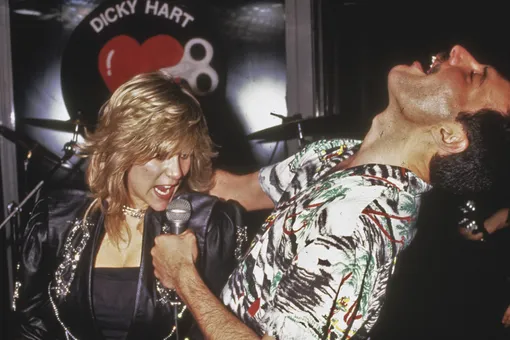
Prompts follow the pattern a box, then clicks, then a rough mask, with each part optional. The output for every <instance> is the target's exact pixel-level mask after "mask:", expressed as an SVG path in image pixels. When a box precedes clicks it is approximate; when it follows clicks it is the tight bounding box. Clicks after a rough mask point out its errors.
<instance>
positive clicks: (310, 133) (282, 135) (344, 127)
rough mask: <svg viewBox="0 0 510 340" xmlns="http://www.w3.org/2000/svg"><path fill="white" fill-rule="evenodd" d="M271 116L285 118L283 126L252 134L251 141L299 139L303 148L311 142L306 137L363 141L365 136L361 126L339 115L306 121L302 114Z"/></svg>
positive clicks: (249, 136) (249, 137)
mask: <svg viewBox="0 0 510 340" xmlns="http://www.w3.org/2000/svg"><path fill="white" fill-rule="evenodd" d="M271 115H273V116H276V117H280V118H284V119H282V120H283V122H282V124H280V125H276V126H272V127H270V128H267V129H264V130H260V131H256V132H254V133H251V134H249V135H248V136H247V138H248V139H249V140H261V141H263V142H277V141H282V140H291V139H298V141H299V143H300V147H302V146H304V145H305V144H306V143H308V142H309V141H307V140H306V137H312V138H313V139H321V138H333V137H337V138H338V137H341V138H353V139H362V138H363V134H364V131H363V130H362V128H361V127H360V126H355V124H353V123H352V122H349V120H348V119H347V118H345V117H341V116H339V115H329V116H321V117H313V118H304V119H303V118H301V115H300V114H297V115H294V116H291V117H282V116H280V115H277V114H274V113H271Z"/></svg>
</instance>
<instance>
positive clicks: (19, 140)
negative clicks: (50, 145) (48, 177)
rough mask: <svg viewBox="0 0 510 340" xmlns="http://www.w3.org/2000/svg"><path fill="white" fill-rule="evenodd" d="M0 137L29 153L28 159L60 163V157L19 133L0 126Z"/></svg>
mask: <svg viewBox="0 0 510 340" xmlns="http://www.w3.org/2000/svg"><path fill="white" fill-rule="evenodd" d="M0 135H2V136H4V137H5V138H6V139H8V140H9V141H11V142H13V143H14V144H16V145H18V146H19V147H21V148H23V149H25V150H26V151H29V152H30V157H32V155H35V156H41V157H43V158H45V159H47V160H49V161H50V162H52V163H54V164H57V163H58V162H60V157H58V156H57V155H55V154H53V153H51V152H50V151H49V150H47V149H46V148H44V147H43V146H42V145H40V144H39V143H37V142H36V141H34V140H32V139H31V138H30V137H28V136H26V135H25V134H23V133H21V132H19V131H13V130H11V129H8V128H6V127H5V126H0Z"/></svg>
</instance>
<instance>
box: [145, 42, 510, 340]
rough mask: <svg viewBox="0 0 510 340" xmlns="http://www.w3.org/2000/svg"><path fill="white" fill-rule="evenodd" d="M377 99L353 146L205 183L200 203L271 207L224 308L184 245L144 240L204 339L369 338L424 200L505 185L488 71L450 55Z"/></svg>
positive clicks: (184, 238) (393, 79)
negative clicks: (377, 107)
mask: <svg viewBox="0 0 510 340" xmlns="http://www.w3.org/2000/svg"><path fill="white" fill-rule="evenodd" d="M388 90H389V104H388V106H387V108H386V109H385V110H384V111H383V112H381V113H380V114H378V115H377V116H376V117H375V118H374V120H373V123H372V126H371V128H370V131H369V132H368V133H367V135H366V137H365V139H364V140H363V142H361V141H354V140H329V141H318V142H315V143H312V144H310V145H307V146H306V147H305V148H304V149H303V150H301V151H300V152H298V153H297V154H296V155H294V156H292V157H290V158H288V159H287V160H285V161H283V162H280V163H278V164H276V165H273V166H269V167H266V168H263V169H261V170H260V171H259V172H256V173H253V174H248V175H242V176H238V175H233V174H229V173H227V172H224V171H220V170H218V171H217V172H216V185H215V187H214V188H213V190H212V191H211V193H212V194H214V195H217V196H219V197H223V198H226V199H227V198H228V199H235V200H237V201H239V202H240V203H241V204H242V205H243V206H245V208H247V209H248V210H257V209H266V208H273V207H274V210H273V212H272V213H271V214H270V215H269V217H268V218H267V220H266V222H265V223H264V224H263V226H262V228H261V230H260V232H259V234H258V235H257V236H256V239H255V240H254V242H253V243H252V246H251V248H250V249H249V251H248V252H247V254H246V257H245V259H244V261H243V262H242V263H241V264H240V265H239V266H238V268H237V269H236V270H235V271H234V273H233V274H232V275H231V277H230V279H229V282H228V283H227V285H226V286H225V288H224V290H223V294H222V301H219V300H217V299H216V298H215V297H214V295H213V294H212V293H211V292H209V291H208V290H207V288H206V287H205V285H204V284H203V283H202V280H201V279H200V277H199V275H198V273H197V271H196V269H195V266H194V261H195V260H196V246H195V243H196V242H195V239H194V235H193V234H192V233H189V232H187V233H184V234H182V235H179V236H175V235H165V236H160V237H159V238H157V239H156V245H155V248H153V251H152V254H153V262H154V265H155V272H156V276H157V277H159V278H160V279H161V281H162V282H163V284H164V285H165V286H167V287H170V288H175V289H176V291H177V293H178V294H179V295H180V297H181V298H182V300H183V301H184V302H185V303H186V304H187V306H188V308H189V309H190V310H191V312H192V313H193V315H194V316H195V319H196V320H197V322H198V323H199V326H200V328H201V329H202V331H203V333H204V335H205V336H206V337H207V338H209V339H222V340H224V339H257V338H260V337H264V338H276V339H348V338H350V339H355V338H356V339H365V338H367V337H368V334H369V331H370V329H371V328H372V326H373V325H374V323H375V322H376V320H377V319H378V316H379V312H380V309H381V306H382V304H383V302H384V296H385V291H386V285H387V282H388V279H389V277H390V276H391V274H392V272H393V269H394V266H395V262H396V259H397V255H398V254H399V253H400V251H401V250H402V249H403V248H404V247H405V246H406V245H407V244H409V242H410V241H411V240H412V238H413V235H414V233H415V220H416V217H417V212H418V207H419V205H420V201H421V197H422V195H423V193H425V192H427V191H428V190H429V189H430V188H431V185H433V186H436V187H438V188H441V189H443V190H447V191H449V192H454V193H457V194H470V193H473V192H480V191H485V190H489V189H490V188H491V187H492V186H494V185H495V183H497V185H503V182H502V181H503V179H504V178H505V177H506V174H507V173H509V170H508V169H509V163H510V161H509V159H508V158H509V155H508V154H507V152H506V150H508V149H509V147H510V140H509V134H510V133H509V132H508V129H507V127H508V125H509V122H510V118H509V117H508V114H509V112H510V96H509V94H510V83H509V82H508V81H507V80H506V79H504V78H503V77H502V76H501V75H500V74H498V72H497V71H496V70H495V69H494V68H492V67H490V66H488V65H484V64H481V63H479V62H478V61H477V60H475V59H474V58H473V56H471V54H469V53H468V51H467V50H466V49H464V48H463V47H462V46H455V47H453V48H452V49H451V51H450V52H449V53H447V54H442V55H438V57H437V59H436V60H435V62H434V63H433V65H432V67H431V68H430V70H427V71H426V72H424V70H423V68H422V66H421V65H420V64H419V63H418V62H415V63H413V64H412V65H410V66H408V65H399V66H396V67H394V68H393V69H392V70H391V71H390V73H389V76H388ZM225 306H226V308H225Z"/></svg>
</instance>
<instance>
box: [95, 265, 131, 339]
mask: <svg viewBox="0 0 510 340" xmlns="http://www.w3.org/2000/svg"><path fill="white" fill-rule="evenodd" d="M139 272H140V268H139V267H129V268H95V269H94V278H93V288H92V289H93V290H92V295H93V297H92V301H93V305H94V312H95V314H96V321H97V325H98V326H99V329H100V330H101V333H102V334H103V336H104V338H105V339H107V340H121V339H122V340H123V339H125V338H126V335H127V333H128V330H129V326H130V324H131V319H132V318H133V311H134V308H135V299H136V288H137V283H138V274H139Z"/></svg>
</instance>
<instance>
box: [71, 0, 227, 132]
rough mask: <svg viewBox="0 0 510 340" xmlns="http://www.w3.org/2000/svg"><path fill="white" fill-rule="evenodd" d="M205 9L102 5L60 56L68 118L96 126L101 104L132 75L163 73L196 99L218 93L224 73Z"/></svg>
mask: <svg viewBox="0 0 510 340" xmlns="http://www.w3.org/2000/svg"><path fill="white" fill-rule="evenodd" d="M205 8H207V6H204V5H203V4H202V5H201V6H199V5H198V4H194V3H193V1H189V0H187V1H164V0H123V1H121V0H117V1H104V2H102V3H101V4H100V5H99V6H98V7H96V9H95V10H94V11H92V12H91V13H90V14H89V15H88V16H87V17H86V18H85V19H84V20H83V21H82V22H81V23H80V24H79V25H78V26H77V27H76V29H75V30H74V31H73V33H72V35H71V37H70V38H69V42H68V44H67V46H66V49H65V51H64V53H63V57H62V70H61V81H62V94H63V97H64V102H65V105H66V108H67V111H68V113H69V115H70V116H71V118H72V119H76V118H78V114H79V113H81V115H80V119H83V120H84V121H85V122H86V123H88V124H95V123H96V121H97V113H98V111H99V109H100V107H101V105H102V104H103V103H104V102H105V101H106V100H107V99H108V97H109V96H110V95H111V93H112V92H113V91H115V90H116V89H117V88H118V87H119V86H120V85H121V84H122V83H124V82H126V81H127V80H129V79H130V78H132V77H133V76H135V75H137V74H139V73H143V72H152V71H156V70H161V71H162V72H165V73H167V74H170V75H172V76H174V77H176V78H178V79H180V80H181V81H184V82H187V83H188V84H189V86H190V87H191V89H192V91H193V92H194V94H195V95H197V96H198V97H201V96H207V97H210V96H214V95H215V94H216V93H221V94H222V95H223V94H224V93H223V90H221V89H222V88H224V83H225V81H224V78H225V75H224V74H225V72H224V67H223V65H222V64H221V60H222V58H220V57H219V55H218V52H219V51H220V48H217V42H216V39H215V38H214V37H213V30H211V29H210V27H208V26H210V25H208V20H207V14H206V13H203V11H204V9H205Z"/></svg>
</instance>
